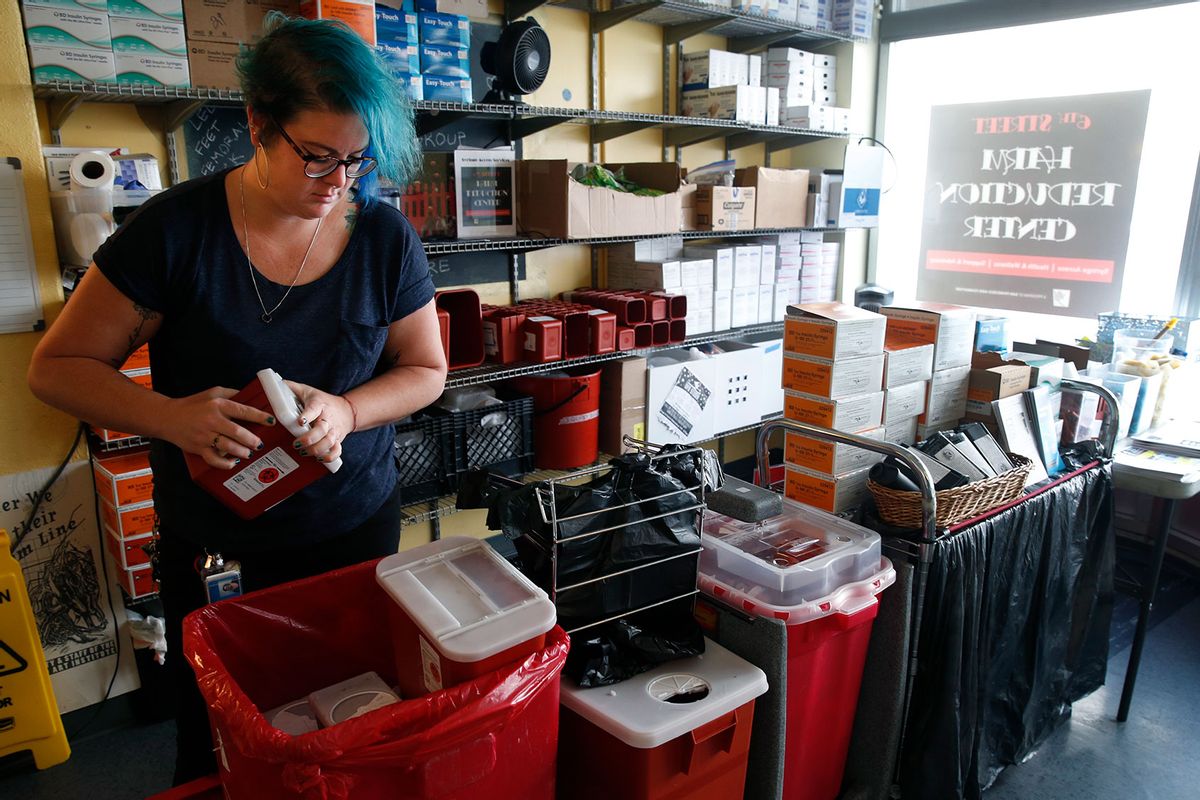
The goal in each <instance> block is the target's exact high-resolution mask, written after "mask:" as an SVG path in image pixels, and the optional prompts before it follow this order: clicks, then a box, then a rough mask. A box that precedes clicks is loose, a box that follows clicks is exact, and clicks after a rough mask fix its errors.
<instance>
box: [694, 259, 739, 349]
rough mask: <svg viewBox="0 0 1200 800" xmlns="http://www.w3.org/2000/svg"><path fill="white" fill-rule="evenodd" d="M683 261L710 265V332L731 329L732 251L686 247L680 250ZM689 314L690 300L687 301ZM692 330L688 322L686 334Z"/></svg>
mask: <svg viewBox="0 0 1200 800" xmlns="http://www.w3.org/2000/svg"><path fill="white" fill-rule="evenodd" d="M682 252H683V258H684V259H692V260H704V261H707V262H709V263H710V264H711V265H712V270H711V273H706V274H711V275H712V282H711V284H710V286H711V292H710V293H709V294H708V296H709V297H711V308H712V327H711V328H710V330H712V331H724V330H729V328H731V327H733V271H734V250H733V247H732V246H723V245H688V246H686V247H684V248H683V249H682ZM688 313H689V315H690V314H691V299H690V298H689V300H688ZM692 330H693V328H692V323H691V322H690V321H689V322H688V332H689V333H691V332H692Z"/></svg>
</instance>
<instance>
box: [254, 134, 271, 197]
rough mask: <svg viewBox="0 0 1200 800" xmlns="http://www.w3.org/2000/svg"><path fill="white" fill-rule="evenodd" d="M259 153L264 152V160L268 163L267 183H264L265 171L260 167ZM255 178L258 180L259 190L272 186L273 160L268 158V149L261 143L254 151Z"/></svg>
mask: <svg viewBox="0 0 1200 800" xmlns="http://www.w3.org/2000/svg"><path fill="white" fill-rule="evenodd" d="M259 151H262V154H263V158H265V159H266V161H267V170H266V172H267V180H266V182H265V183H264V182H263V177H262V176H263V169H262V167H260V166H259V165H258V153H259ZM254 177H255V179H256V180H258V188H260V189H266V188H267V187H268V186H270V185H271V159H269V158H267V149H266V148H265V147H263V146H262V143H261V142H260V143H259V145H258V147H257V148H255V150H254Z"/></svg>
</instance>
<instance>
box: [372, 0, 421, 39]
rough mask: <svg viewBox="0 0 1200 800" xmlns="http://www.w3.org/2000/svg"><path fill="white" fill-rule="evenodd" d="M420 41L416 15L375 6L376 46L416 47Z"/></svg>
mask: <svg viewBox="0 0 1200 800" xmlns="http://www.w3.org/2000/svg"><path fill="white" fill-rule="evenodd" d="M419 41H420V39H419V38H418V36H417V15H416V14H413V13H411V12H408V11H397V10H396V9H394V8H388V7H387V6H382V5H376V6H375V44H376V45H384V44H391V45H416V44H417V43H418V42H419Z"/></svg>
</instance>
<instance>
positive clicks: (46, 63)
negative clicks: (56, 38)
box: [29, 47, 117, 83]
mask: <svg viewBox="0 0 1200 800" xmlns="http://www.w3.org/2000/svg"><path fill="white" fill-rule="evenodd" d="M29 66H30V67H31V69H32V72H33V82H34V83H41V82H45V81H92V82H95V83H101V82H110V81H115V80H116V79H117V70H116V64H115V63H114V61H113V54H112V51H111V50H78V49H71V48H69V47H30V48H29Z"/></svg>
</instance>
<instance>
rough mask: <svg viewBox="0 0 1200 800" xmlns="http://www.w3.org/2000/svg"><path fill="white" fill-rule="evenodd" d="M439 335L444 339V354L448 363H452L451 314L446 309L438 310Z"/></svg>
mask: <svg viewBox="0 0 1200 800" xmlns="http://www.w3.org/2000/svg"><path fill="white" fill-rule="evenodd" d="M437 320H438V334H439V335H441V337H442V353H443V354H444V355H445V356H446V363H447V364H449V363H450V312H449V311H446V309H444V308H439V309H438V310H437Z"/></svg>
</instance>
